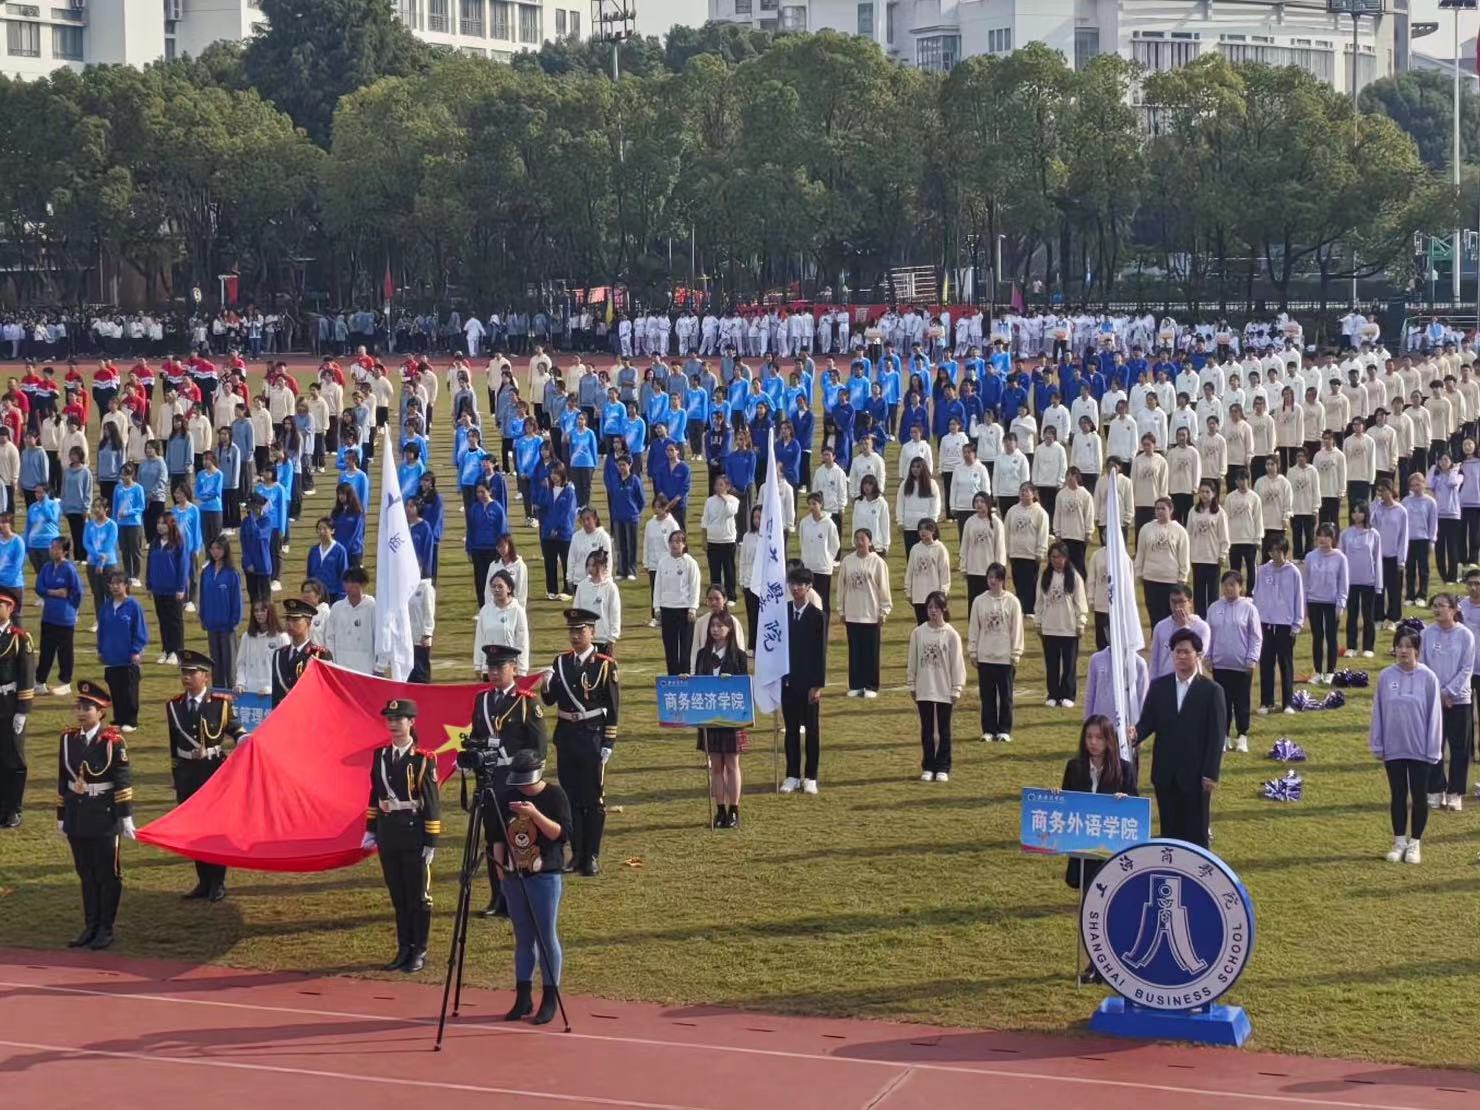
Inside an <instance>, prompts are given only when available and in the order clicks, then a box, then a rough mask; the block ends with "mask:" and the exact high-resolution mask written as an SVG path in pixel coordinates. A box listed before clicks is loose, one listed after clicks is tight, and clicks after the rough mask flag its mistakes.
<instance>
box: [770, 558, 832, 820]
mask: <svg viewBox="0 0 1480 1110" xmlns="http://www.w3.org/2000/svg"><path fill="white" fill-rule="evenodd" d="M786 584H787V586H789V587H790V588H791V603H790V604H789V605H788V606H787V607H786V626H787V635H788V636H789V643H788V651H789V653H790V655H791V667H790V669H789V670H788V671H787V674H786V678H785V679H783V680H782V683H781V717H782V719H783V720H784V721H785V722H786V779H785V781H783V782H782V783H781V793H783V794H794V793H796V790H797V787H801V789H802V793H803V794H816V793H817V755H818V751H819V750H820V748H821V746H822V716H821V713H820V712H819V710H820V708H821V702H822V688H823V687H824V686H826V685H827V621H826V619H825V618H824V617H823V615H822V610H821V609H820V608H818V607H817V606H816V605H813V604H812V603H811V602H810V601H809V600H808V595H810V594H811V592H812V572H811V571H810V570H808V569H807V568H806V567H794V568H792V569H791V570H790V571H788V572H787V575H786ZM803 728H806V730H807V763H806V767H805V769H803V766H802V735H801V731H802V729H803Z"/></svg>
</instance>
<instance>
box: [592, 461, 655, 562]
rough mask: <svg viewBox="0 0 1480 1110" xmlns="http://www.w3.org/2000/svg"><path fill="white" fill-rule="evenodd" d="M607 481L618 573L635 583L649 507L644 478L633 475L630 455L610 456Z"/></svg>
mask: <svg viewBox="0 0 1480 1110" xmlns="http://www.w3.org/2000/svg"><path fill="white" fill-rule="evenodd" d="M603 479H604V481H605V482H606V499H607V508H608V512H607V516H608V517H609V518H610V519H611V522H612V533H613V535H612V541H613V543H614V544H615V545H616V548H617V553H616V554H617V559H616V574H617V577H618V578H625V579H627V580H629V581H631V580H634V579H636V578H637V555H638V550H637V523H638V521H639V520H640V519H641V518H642V510H643V507H644V506H645V505H646V504H647V494H646V492H645V491H644V490H643V488H642V479H641V478H639V477H638V476H637V474H636V473H634V472H633V469H632V456H630V455H608V456H607V457H606V469H605V471H604V474H603Z"/></svg>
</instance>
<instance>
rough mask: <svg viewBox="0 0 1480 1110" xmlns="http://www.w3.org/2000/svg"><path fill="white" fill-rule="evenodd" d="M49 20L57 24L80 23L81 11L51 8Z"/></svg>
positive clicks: (78, 9) (77, 9)
mask: <svg viewBox="0 0 1480 1110" xmlns="http://www.w3.org/2000/svg"><path fill="white" fill-rule="evenodd" d="M51 18H52V19H53V20H54V21H55V22H57V23H81V22H82V10H81V9H80V8H52V9H51Z"/></svg>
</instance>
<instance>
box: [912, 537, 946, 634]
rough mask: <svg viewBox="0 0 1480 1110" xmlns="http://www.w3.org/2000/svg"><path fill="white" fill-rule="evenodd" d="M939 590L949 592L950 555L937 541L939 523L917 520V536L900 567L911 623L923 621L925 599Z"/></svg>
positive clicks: (924, 616) (938, 540)
mask: <svg viewBox="0 0 1480 1110" xmlns="http://www.w3.org/2000/svg"><path fill="white" fill-rule="evenodd" d="M936 590H939V591H940V592H941V593H943V594H945V595H946V596H947V597H949V596H950V593H951V557H950V556H949V555H948V554H947V553H946V545H945V544H943V543H941V542H940V526H939V525H937V524H936V523H935V521H933V520H930V519H925V520H922V521H920V539H919V542H918V543H916V544H915V546H914V549H913V550H912V551H911V552H910V553H909V555H908V557H907V561H906V562H905V567H904V592H905V596H907V597H908V598H909V599H910V604H911V605H913V606H914V608H915V623H916V624H924V623H925V618H926V612H925V599H926V598H927V597H929V596H930V594H931V593H933V592H934V591H936Z"/></svg>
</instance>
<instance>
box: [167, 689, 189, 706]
mask: <svg viewBox="0 0 1480 1110" xmlns="http://www.w3.org/2000/svg"><path fill="white" fill-rule="evenodd" d="M188 696H189V695H188V694H186V693H185V692H184V691H181V692H180V693H178V694H176V695H175V696H174V697H172V698H171V699H170V704H171V705H178V704H179V703H180V702H183V701H184V700H185V699H186V698H187V697H188Z"/></svg>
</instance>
